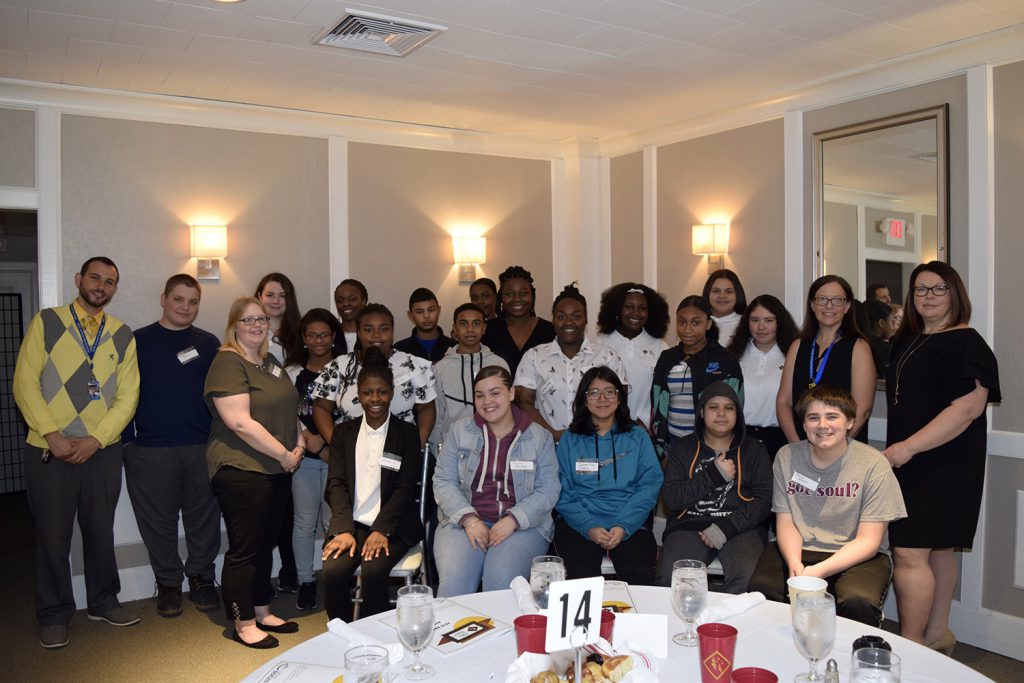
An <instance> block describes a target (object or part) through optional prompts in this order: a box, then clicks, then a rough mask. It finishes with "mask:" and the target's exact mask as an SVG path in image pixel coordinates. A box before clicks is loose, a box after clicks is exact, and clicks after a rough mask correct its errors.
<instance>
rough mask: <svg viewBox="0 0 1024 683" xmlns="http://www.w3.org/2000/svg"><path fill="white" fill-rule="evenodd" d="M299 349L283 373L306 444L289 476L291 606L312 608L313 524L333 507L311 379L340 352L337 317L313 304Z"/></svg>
mask: <svg viewBox="0 0 1024 683" xmlns="http://www.w3.org/2000/svg"><path fill="white" fill-rule="evenodd" d="M299 332H300V334H301V337H302V347H301V348H300V349H299V350H298V351H296V352H295V353H293V354H292V355H291V356H289V357H288V359H287V361H286V362H285V368H284V369H285V372H287V373H288V378H289V379H291V381H292V383H293V384H294V385H295V389H296V391H298V393H299V422H301V423H302V436H303V439H304V440H305V442H306V452H305V454H304V457H303V460H302V464H303V466H302V467H301V468H300V469H299V471H298V472H296V473H295V474H294V475H293V476H292V504H293V506H294V510H295V515H294V517H295V520H294V522H293V524H292V549H293V550H294V551H295V569H296V572H297V576H298V582H299V595H298V597H297V598H296V600H295V606H296V607H297V608H298V609H301V610H311V609H316V580H315V578H314V576H313V553H314V547H313V545H314V539H315V538H316V530H317V522H318V521H319V526H320V530H321V531H324V532H325V533H326V531H327V527H328V525H329V524H330V521H331V509H330V507H328V505H327V503H326V502H325V501H324V489H325V488H326V486H327V456H328V449H327V442H325V441H324V440H323V438H322V437H321V436H320V431H319V430H318V429H317V428H316V424H315V423H314V422H313V381H314V380H315V379H316V378H317V377H319V376H320V373H321V372H323V369H324V367H325V366H326V365H327V363H329V362H330V361H331V359H333V358H336V357H337V356H339V355H340V354H341V353H342V351H341V349H340V348H339V344H344V334H345V333H344V330H343V329H342V325H341V323H340V322H339V321H338V319H337V318H336V317H335V316H334V315H332V314H331V312H330V311H328V310H327V309H325V308H314V309H311V310H309V311H307V312H306V314H305V315H304V316H302V321H301V322H300V323H299Z"/></svg>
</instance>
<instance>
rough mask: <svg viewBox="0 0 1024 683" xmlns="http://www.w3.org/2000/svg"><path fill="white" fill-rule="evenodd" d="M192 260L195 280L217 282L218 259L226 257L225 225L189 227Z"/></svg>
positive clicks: (226, 235) (226, 237)
mask: <svg viewBox="0 0 1024 683" xmlns="http://www.w3.org/2000/svg"><path fill="white" fill-rule="evenodd" d="M189 238H190V243H191V245H192V248H191V255H192V258H194V259H197V262H196V279H199V280H219V279H220V259H222V258H227V255H228V227H227V226H226V225H193V226H190V227H189Z"/></svg>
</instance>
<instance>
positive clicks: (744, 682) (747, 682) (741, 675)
mask: <svg viewBox="0 0 1024 683" xmlns="http://www.w3.org/2000/svg"><path fill="white" fill-rule="evenodd" d="M732 683H779V677H778V676H776V675H775V674H774V673H772V672H771V671H769V670H768V669H759V668H758V667H756V666H745V667H743V668H742V669H736V670H735V671H733V672H732Z"/></svg>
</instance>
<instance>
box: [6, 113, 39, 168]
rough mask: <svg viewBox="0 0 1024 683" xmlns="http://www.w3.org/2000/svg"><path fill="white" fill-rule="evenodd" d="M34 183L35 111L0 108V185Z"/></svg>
mask: <svg viewBox="0 0 1024 683" xmlns="http://www.w3.org/2000/svg"><path fill="white" fill-rule="evenodd" d="M35 186H36V113H35V112H34V111H32V110H29V109H0V187H35Z"/></svg>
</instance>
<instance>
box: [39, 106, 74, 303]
mask: <svg viewBox="0 0 1024 683" xmlns="http://www.w3.org/2000/svg"><path fill="white" fill-rule="evenodd" d="M36 189H37V190H38V193H39V195H38V201H39V205H38V209H37V213H36V224H37V228H36V230H37V232H36V250H37V259H38V262H39V307H40V308H50V307H52V306H57V305H59V304H60V303H61V300H62V299H63V285H64V272H63V270H64V263H63V251H62V249H61V236H60V235H61V231H60V112H59V111H58V110H57V109H54V108H52V107H43V108H40V109H39V110H38V111H37V113H36ZM78 265H79V264H75V266H74V267H75V268H77V267H78Z"/></svg>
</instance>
